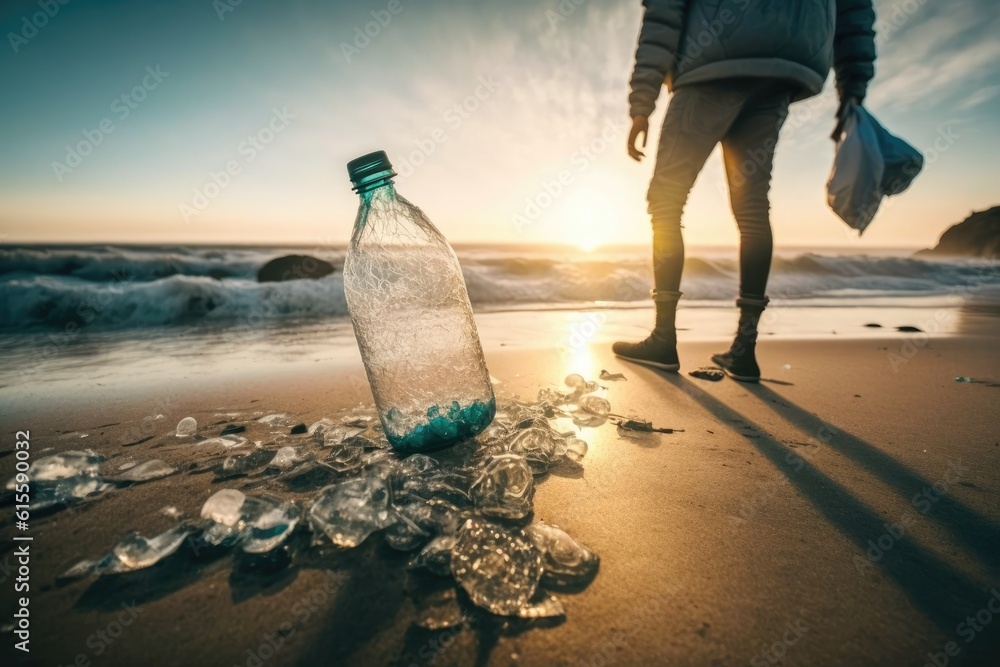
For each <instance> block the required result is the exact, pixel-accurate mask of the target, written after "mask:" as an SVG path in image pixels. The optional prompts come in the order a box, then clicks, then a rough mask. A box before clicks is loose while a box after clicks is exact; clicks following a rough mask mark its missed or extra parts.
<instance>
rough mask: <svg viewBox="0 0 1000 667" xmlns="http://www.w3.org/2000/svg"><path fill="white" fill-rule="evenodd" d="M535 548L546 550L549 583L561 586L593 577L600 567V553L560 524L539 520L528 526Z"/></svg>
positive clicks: (545, 566)
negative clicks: (580, 541)
mask: <svg viewBox="0 0 1000 667" xmlns="http://www.w3.org/2000/svg"><path fill="white" fill-rule="evenodd" d="M525 532H526V533H527V535H528V537H529V538H531V541H532V542H533V543H534V544H535V547H536V548H537V549H538V550H539V551H540V552H542V555H543V560H542V569H543V571H544V577H545V581H546V583H550V584H556V585H561V586H567V585H573V584H579V583H582V582H585V581H587V580H589V579H590V578H591V577H593V576H594V574H595V573H596V572H597V568H598V567H599V566H600V558H598V556H597V554H595V553H594V552H593V551H591V550H590V549H588V548H587V547H585V546H583V545H582V544H580V543H579V542H577V541H576V540H575V539H573V538H572V537H571V536H570V535H569V533H567V532H566V531H564V530H563V529H561V528H559V527H558V526H552V525H549V524H547V523H545V522H543V521H537V522H535V523H533V524H531V525H530V526H528V528H527V529H525Z"/></svg>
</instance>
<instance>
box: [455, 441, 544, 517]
mask: <svg viewBox="0 0 1000 667" xmlns="http://www.w3.org/2000/svg"><path fill="white" fill-rule="evenodd" d="M534 493H535V481H534V478H533V477H532V473H531V468H530V467H529V466H528V463H527V461H525V460H524V459H523V458H522V457H520V456H518V455H517V454H500V455H497V456H494V457H492V458H491V459H490V460H489V462H488V463H487V464H486V466H485V467H484V468H483V471H482V472H481V473H479V477H477V478H476V481H475V482H473V483H472V486H471V487H470V489H469V495H470V496H471V497H472V501H473V502H474V503H475V505H476V508H477V509H478V510H479V511H480V512H482V513H483V514H485V515H487V516H494V517H500V518H504V519H523V518H524V517H526V516H527V515H528V513H529V512H531V499H532V497H533V496H534Z"/></svg>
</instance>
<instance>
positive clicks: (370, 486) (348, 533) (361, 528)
mask: <svg viewBox="0 0 1000 667" xmlns="http://www.w3.org/2000/svg"><path fill="white" fill-rule="evenodd" d="M392 518H394V517H393V516H392V514H391V512H390V509H389V488H388V486H387V485H386V483H385V480H383V479H381V478H379V477H375V476H366V477H359V478H356V479H349V480H347V481H344V482H340V483H339V484H334V485H332V486H328V487H327V488H325V489H323V492H322V493H321V494H320V496H319V498H317V499H316V502H315V503H313V505H312V507H311V508H309V524H310V525H311V526H312V528H313V530H314V531H315V532H316V533H320V534H323V535H326V537H327V538H329V540H330V541H331V542H333V544H334V545H336V546H338V547H356V546H358V545H359V544H361V543H362V542H364V541H365V539H366V538H367V537H368V536H369V535H371V534H372V533H374V532H375V531H377V530H380V529H382V528H385V527H386V526H388V525H389V524H390V523H391V521H392Z"/></svg>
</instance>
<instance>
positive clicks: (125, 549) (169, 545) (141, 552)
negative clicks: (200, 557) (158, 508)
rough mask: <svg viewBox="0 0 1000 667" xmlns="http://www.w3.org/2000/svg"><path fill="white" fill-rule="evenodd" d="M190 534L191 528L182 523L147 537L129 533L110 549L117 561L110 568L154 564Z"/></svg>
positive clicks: (126, 568) (122, 568) (178, 546)
mask: <svg viewBox="0 0 1000 667" xmlns="http://www.w3.org/2000/svg"><path fill="white" fill-rule="evenodd" d="M190 534H191V528H190V527H188V526H183V525H182V526H177V527H176V528H172V529H170V530H168V531H167V532H165V533H161V534H159V535H157V536H156V537H152V538H148V539H147V538H145V537H143V536H142V535H140V534H139V533H135V532H133V533H129V534H128V535H127V536H126V537H125V539H123V540H122V541H121V542H119V543H118V544H116V545H115V547H114V548H113V549H112V550H111V553H112V554H114V556H115V558H117V559H118V563H119V564H116V565H115V566H112V570H113V571H114V572H125V571H130V570H141V569H142V568H146V567H149V566H150V565H155V564H156V563H158V562H160V561H161V560H163V559H164V558H166V557H167V556H169V555H170V554H172V553H174V552H175V551H177V549H179V548H180V546H181V545H182V544H183V543H184V540H185V538H187V536H188V535H190ZM103 573H104V572H100V574H103Z"/></svg>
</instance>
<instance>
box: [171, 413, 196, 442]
mask: <svg viewBox="0 0 1000 667" xmlns="http://www.w3.org/2000/svg"><path fill="white" fill-rule="evenodd" d="M197 431H198V422H197V421H195V418H194V417H185V418H184V419H182V420H180V421H179V422H177V429H176V430H175V431H174V434H175V435H176V436H177V437H178V438H187V437H190V436H192V435H194V434H195V433H196V432H197Z"/></svg>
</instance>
